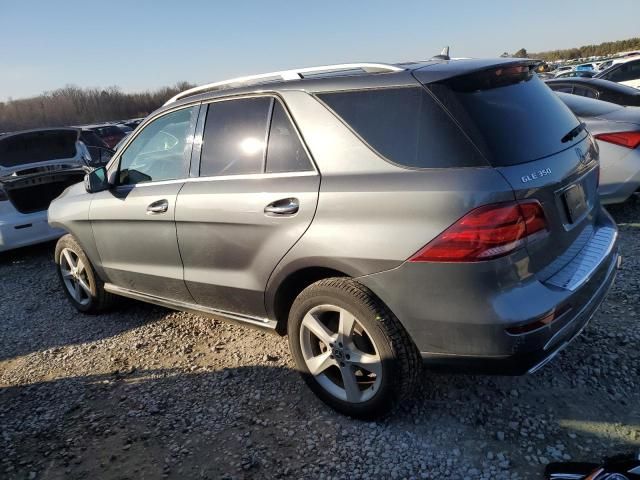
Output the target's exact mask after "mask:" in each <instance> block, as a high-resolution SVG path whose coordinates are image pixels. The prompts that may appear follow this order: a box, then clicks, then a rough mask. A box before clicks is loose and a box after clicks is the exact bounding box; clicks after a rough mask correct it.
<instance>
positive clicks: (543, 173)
mask: <svg viewBox="0 0 640 480" xmlns="http://www.w3.org/2000/svg"><path fill="white" fill-rule="evenodd" d="M547 175H551V169H550V168H543V169H542V170H538V171H535V172H531V173H530V174H529V175H524V176H523V177H520V180H522V183H527V182H531V181H533V180H535V179H536V178H542V177H546V176H547Z"/></svg>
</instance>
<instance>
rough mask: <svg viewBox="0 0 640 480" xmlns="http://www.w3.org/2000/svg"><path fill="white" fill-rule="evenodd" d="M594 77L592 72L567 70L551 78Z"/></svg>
mask: <svg viewBox="0 0 640 480" xmlns="http://www.w3.org/2000/svg"><path fill="white" fill-rule="evenodd" d="M594 75H595V72H594V71H593V70H569V71H564V72H560V73H557V74H556V75H555V76H554V77H553V78H573V77H584V78H591V77H593V76H594Z"/></svg>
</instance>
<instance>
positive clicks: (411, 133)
mask: <svg viewBox="0 0 640 480" xmlns="http://www.w3.org/2000/svg"><path fill="white" fill-rule="evenodd" d="M318 97H319V98H320V100H322V101H323V102H324V103H325V104H326V105H327V106H328V107H329V108H330V109H331V110H333V111H334V112H335V113H336V114H337V116H338V117H340V118H341V119H342V120H343V121H344V122H345V123H346V124H347V125H348V126H349V127H351V129H352V130H353V131H354V132H355V133H356V134H358V135H359V136H360V137H361V138H362V139H363V140H364V141H365V142H366V143H367V144H369V146H370V147H371V148H373V149H374V150H375V151H376V152H378V153H379V154H380V155H382V156H383V157H385V158H386V159H388V160H389V161H391V162H393V163H396V164H399V165H402V166H406V167H412V168H447V167H477V166H486V165H487V162H486V160H485V159H484V158H483V157H482V155H481V154H480V152H479V151H478V150H477V149H476V148H475V147H474V146H473V144H472V143H471V142H470V141H469V139H468V138H467V137H466V136H465V134H464V133H463V132H462V130H460V128H459V127H458V125H456V123H455V122H454V121H453V120H452V119H451V117H450V116H449V115H448V114H447V113H446V112H445V111H444V110H443V109H442V107H441V106H440V105H438V103H437V102H436V100H435V99H434V98H433V96H431V95H430V94H429V93H428V92H427V91H426V90H424V89H423V88H421V87H400V88H381V89H371V90H352V91H342V92H332V93H323V94H319V95H318Z"/></svg>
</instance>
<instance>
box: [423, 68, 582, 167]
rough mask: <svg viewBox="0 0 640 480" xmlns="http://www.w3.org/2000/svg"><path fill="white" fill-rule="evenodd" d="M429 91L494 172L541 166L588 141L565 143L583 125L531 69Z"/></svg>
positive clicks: (463, 79) (473, 77)
mask: <svg viewBox="0 0 640 480" xmlns="http://www.w3.org/2000/svg"><path fill="white" fill-rule="evenodd" d="M509 70H513V72H514V73H510V72H509ZM427 88H429V90H430V91H431V92H433V94H434V95H435V96H436V97H437V98H438V99H439V100H440V101H441V102H442V104H443V105H444V106H445V107H446V108H447V109H448V110H449V111H450V112H451V114H452V115H453V116H454V118H456V119H457V120H458V122H460V124H461V125H462V127H463V128H464V129H465V131H466V132H468V133H469V135H470V136H471V138H472V139H473V141H474V143H475V144H476V145H477V146H478V148H480V150H481V151H482V152H483V153H485V155H486V156H487V158H488V159H489V161H490V162H491V164H492V165H494V166H509V165H517V164H521V163H526V162H530V161H533V160H537V159H539V158H543V157H546V156H548V155H552V154H554V153H557V152H559V151H562V150H565V149H566V148H569V147H570V146H571V145H573V144H575V143H577V142H580V141H582V140H583V139H584V137H585V136H586V133H585V132H583V133H582V134H580V135H578V136H577V137H576V138H574V139H573V140H572V141H570V142H563V141H562V139H563V137H565V135H566V134H567V133H569V132H570V131H571V130H573V129H574V128H575V127H577V126H578V125H579V121H578V119H577V118H576V117H575V115H573V114H572V113H571V111H570V110H569V109H568V108H567V107H566V105H564V104H563V103H562V101H561V100H560V99H559V98H558V97H557V96H556V94H554V93H553V92H552V91H550V90H549V89H548V88H547V87H546V85H545V84H544V82H543V81H541V80H540V79H539V78H538V76H537V75H531V74H530V73H527V71H526V68H519V67H514V68H512V69H505V68H499V69H495V70H489V71H485V72H480V73H474V74H470V75H464V76H460V77H454V78H452V79H449V80H446V81H444V82H441V83H432V84H428V85H427ZM576 98H580V97H577V96H576Z"/></svg>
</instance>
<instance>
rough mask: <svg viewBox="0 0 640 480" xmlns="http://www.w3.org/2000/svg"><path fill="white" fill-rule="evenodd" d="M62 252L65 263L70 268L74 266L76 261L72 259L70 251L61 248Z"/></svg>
mask: <svg viewBox="0 0 640 480" xmlns="http://www.w3.org/2000/svg"><path fill="white" fill-rule="evenodd" d="M62 254H63V255H64V258H65V259H66V260H67V265H69V267H71V269H74V268H76V262H74V261H73V258H72V256H71V253H69V250H63V251H62Z"/></svg>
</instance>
